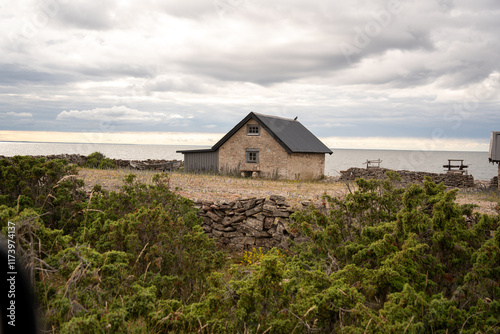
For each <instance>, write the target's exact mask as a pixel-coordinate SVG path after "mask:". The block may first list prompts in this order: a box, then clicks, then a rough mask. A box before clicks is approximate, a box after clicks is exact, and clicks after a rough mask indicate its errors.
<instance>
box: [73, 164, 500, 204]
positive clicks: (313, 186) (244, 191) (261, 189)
mask: <svg viewBox="0 0 500 334" xmlns="http://www.w3.org/2000/svg"><path fill="white" fill-rule="evenodd" d="M156 173H157V172H155V171H138V170H130V169H118V170H98V169H87V168H80V169H79V176H80V177H81V178H82V179H83V180H84V181H85V189H86V190H87V191H89V192H90V190H91V189H92V187H93V186H94V185H95V184H101V185H102V186H103V187H104V188H105V189H107V190H119V189H120V187H121V186H122V185H123V178H124V177H125V176H126V175H128V174H135V175H137V178H136V179H137V180H138V181H140V182H144V183H151V182H152V179H153V176H154V175H155V174H156ZM170 185H171V188H172V189H173V190H175V191H176V192H177V193H178V194H180V195H182V196H184V197H187V198H189V199H191V200H205V201H214V202H216V201H233V200H236V199H242V198H249V197H259V198H263V197H269V196H271V195H282V196H285V197H286V198H287V201H288V203H289V204H290V205H292V207H296V208H298V207H301V203H302V202H304V201H312V202H314V203H318V202H321V196H322V195H323V194H328V195H330V196H340V197H343V196H345V195H346V194H347V193H348V192H349V189H348V187H347V185H346V184H345V183H343V182H324V181H317V182H311V181H290V180H268V179H252V178H240V177H230V176H220V175H206V174H185V173H180V172H173V173H171V174H170ZM499 202H500V194H499V193H498V191H491V190H488V189H470V190H465V189H463V190H461V191H460V192H459V194H458V198H457V203H460V204H466V203H470V204H476V205H478V206H479V208H478V209H476V211H478V212H481V213H487V214H497V213H498V212H497V210H496V207H497V206H498V203H499Z"/></svg>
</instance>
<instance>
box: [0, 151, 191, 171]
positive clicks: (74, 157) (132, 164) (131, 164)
mask: <svg viewBox="0 0 500 334" xmlns="http://www.w3.org/2000/svg"><path fill="white" fill-rule="evenodd" d="M33 157H34V158H42V157H44V158H46V159H47V160H54V159H66V160H67V161H68V162H69V163H70V164H75V165H78V166H84V165H85V163H86V162H87V159H88V157H87V156H85V155H81V154H51V155H34V156H33ZM1 159H9V157H5V156H3V155H0V160H1ZM109 159H110V158H109ZM110 160H112V161H113V162H114V163H115V166H116V167H117V168H131V169H146V170H147V169H153V170H154V169H161V168H159V166H158V165H164V164H168V166H167V167H169V168H168V169H179V167H180V166H181V165H182V161H180V160H152V159H147V160H141V161H138V160H122V159H110ZM160 167H161V166H160Z"/></svg>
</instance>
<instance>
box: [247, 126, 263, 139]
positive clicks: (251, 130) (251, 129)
mask: <svg viewBox="0 0 500 334" xmlns="http://www.w3.org/2000/svg"><path fill="white" fill-rule="evenodd" d="M247 136H260V126H259V125H258V124H247Z"/></svg>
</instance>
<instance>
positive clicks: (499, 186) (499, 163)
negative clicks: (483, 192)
mask: <svg viewBox="0 0 500 334" xmlns="http://www.w3.org/2000/svg"><path fill="white" fill-rule="evenodd" d="M497 165H498V179H497V187H498V190H500V162H497Z"/></svg>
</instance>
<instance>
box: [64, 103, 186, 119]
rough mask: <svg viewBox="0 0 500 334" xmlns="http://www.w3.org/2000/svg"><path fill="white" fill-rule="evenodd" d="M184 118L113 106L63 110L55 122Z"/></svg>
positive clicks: (176, 115)
mask: <svg viewBox="0 0 500 334" xmlns="http://www.w3.org/2000/svg"><path fill="white" fill-rule="evenodd" d="M182 118H184V116H182V115H178V114H165V113H160V112H146V111H140V110H137V109H131V108H128V107H125V106H114V107H111V108H95V109H89V110H70V111H67V110H64V111H62V112H61V113H59V114H58V115H57V118H56V119H57V120H70V119H80V120H92V121H95V120H100V121H113V122H126V123H136V122H139V123H144V122H167V121H169V120H175V119H182Z"/></svg>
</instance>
